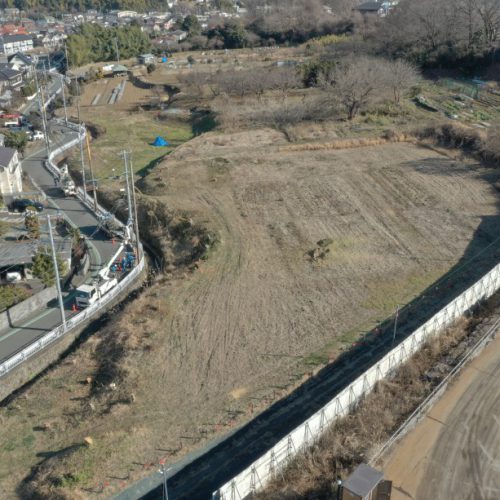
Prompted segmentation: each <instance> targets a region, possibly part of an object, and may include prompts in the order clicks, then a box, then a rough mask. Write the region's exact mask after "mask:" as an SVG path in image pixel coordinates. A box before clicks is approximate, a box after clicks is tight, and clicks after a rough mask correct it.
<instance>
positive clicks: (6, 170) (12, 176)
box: [0, 147, 23, 196]
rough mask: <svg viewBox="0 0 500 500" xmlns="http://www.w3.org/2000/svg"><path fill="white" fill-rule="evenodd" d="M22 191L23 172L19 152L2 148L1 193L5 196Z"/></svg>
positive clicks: (0, 153) (0, 149)
mask: <svg viewBox="0 0 500 500" xmlns="http://www.w3.org/2000/svg"><path fill="white" fill-rule="evenodd" d="M22 190H23V183H22V170H21V162H20V161H19V155H18V152H17V150H15V149H12V148H5V147H0V193H1V194H2V196H3V195H6V194H14V193H20V192H22Z"/></svg>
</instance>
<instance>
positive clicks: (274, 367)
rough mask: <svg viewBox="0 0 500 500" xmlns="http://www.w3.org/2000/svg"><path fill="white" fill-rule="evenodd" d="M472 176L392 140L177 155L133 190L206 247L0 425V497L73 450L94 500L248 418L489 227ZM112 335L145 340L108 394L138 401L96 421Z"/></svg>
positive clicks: (205, 143)
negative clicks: (156, 201) (100, 359)
mask: <svg viewBox="0 0 500 500" xmlns="http://www.w3.org/2000/svg"><path fill="white" fill-rule="evenodd" d="M484 173H485V171H484V169H483V168H481V167H480V166H478V165H477V164H475V163H472V162H467V161H465V160H464V161H461V162H458V161H455V160H453V159H450V158H448V157H446V156H443V155H441V154H439V153H437V152H435V151H433V150H430V149H427V148H422V147H418V146H415V145H412V144H406V143H400V144H387V145H382V146H372V147H364V148H357V149H346V150H321V151H309V150H307V147H304V149H303V150H299V151H297V150H295V151H292V150H291V149H290V146H289V144H288V143H287V142H286V140H285V138H284V137H283V135H282V134H280V133H279V132H276V131H271V130H258V131H251V132H242V133H234V134H225V135H215V134H208V135H204V136H201V137H199V138H197V139H194V140H192V141H190V142H189V143H186V144H185V145H183V146H181V147H180V148H179V149H178V150H177V151H176V152H175V153H173V155H172V156H170V157H169V158H168V159H166V160H165V161H164V162H163V163H162V164H161V165H160V166H159V167H157V169H155V170H154V171H153V172H152V173H151V174H150V175H149V176H148V177H147V178H146V180H145V181H144V182H143V183H142V185H141V189H142V190H143V191H144V192H146V193H149V194H150V195H156V196H159V197H160V198H161V200H163V201H164V202H166V203H167V205H168V206H169V207H171V208H176V209H183V210H188V211H189V212H191V213H192V217H193V219H194V220H196V221H203V222H204V223H206V224H207V225H208V226H209V227H210V228H212V229H213V230H215V231H216V232H217V234H218V236H219V240H220V241H219V243H218V245H217V246H216V247H215V249H213V250H212V251H211V253H210V256H209V259H208V260H207V261H206V262H200V265H199V269H198V271H196V272H194V273H192V274H188V275H186V276H185V277H184V279H180V280H172V281H170V282H167V283H164V284H163V285H162V287H158V286H157V287H156V288H152V289H150V290H149V291H147V292H146V294H145V295H144V297H142V298H141V299H139V300H138V301H136V302H134V303H132V304H131V305H130V306H129V307H128V308H127V309H126V314H125V315H117V316H116V318H113V320H112V321H111V322H110V324H109V325H108V327H106V328H105V329H103V330H102V331H100V332H99V333H98V334H97V335H96V336H94V337H92V338H90V339H89V340H88V341H87V342H86V343H85V344H84V345H82V346H81V347H80V348H79V350H78V351H77V352H76V353H75V354H73V355H71V356H69V358H68V359H67V360H66V361H65V362H64V363H62V364H61V366H59V367H57V368H56V369H54V370H53V371H52V372H51V373H50V375H49V376H47V377H44V378H42V379H41V380H39V381H38V382H36V383H35V384H34V385H33V386H32V387H30V388H29V389H28V390H27V391H26V392H25V393H24V395H23V396H22V397H21V398H18V399H17V400H15V401H14V402H13V403H12V404H10V405H9V406H8V407H6V408H2V409H1V410H0V422H1V425H2V432H3V434H4V435H5V436H6V439H5V441H4V443H5V444H2V445H1V446H2V460H1V461H0V488H1V489H2V490H3V491H4V492H5V495H4V496H5V497H6V498H12V497H14V496H15V493H14V490H15V488H16V485H17V484H18V483H19V482H20V481H21V480H22V479H23V478H25V477H26V476H27V475H28V474H29V468H30V467H31V466H34V465H35V464H38V463H40V462H41V461H43V460H45V459H47V458H48V457H51V456H53V455H54V454H60V455H61V454H63V455H64V453H65V452H66V451H67V449H68V447H71V446H72V445H74V444H75V443H81V442H82V440H83V438H84V437H85V436H91V437H92V439H93V443H94V444H93V446H91V447H90V448H87V447H81V448H78V449H77V450H76V451H74V452H73V453H72V454H71V455H69V456H68V457H67V458H65V459H64V460H65V462H64V463H65V465H64V467H65V471H67V472H71V474H72V475H71V476H69V478H68V479H67V480H65V481H63V482H62V484H59V483H58V484H59V487H67V488H75V487H77V488H79V489H80V492H81V493H82V494H83V495H84V496H102V497H107V496H109V495H110V494H112V493H113V492H116V491H118V490H120V489H122V488H123V487H124V486H125V485H126V484H129V483H130V482H131V481H132V480H134V479H136V478H138V477H141V476H143V475H145V474H147V473H149V471H150V470H151V468H152V467H153V465H152V464H155V463H157V461H158V459H159V458H160V457H167V459H168V461H174V460H177V458H178V457H179V456H180V455H181V454H183V453H184V452H185V451H187V450H189V449H192V448H193V447H197V446H200V445H201V444H202V443H203V441H204V440H206V439H210V438H211V437H213V436H214V434H216V433H221V432H224V431H225V430H227V429H228V428H230V427H231V426H234V425H236V423H240V422H242V421H243V420H245V419H249V418H251V416H252V413H253V412H256V411H260V410H261V409H263V408H265V407H266V406H268V405H269V404H270V402H272V401H273V400H274V399H277V398H279V397H281V396H282V395H283V394H284V393H286V392H288V391H289V390H291V389H292V388H293V387H294V385H296V384H297V383H298V382H299V381H300V379H301V377H302V376H303V375H304V374H305V373H307V372H308V371H310V370H311V367H312V366H314V365H317V364H318V363H321V362H326V361H327V360H328V359H329V358H333V357H335V355H336V353H338V352H339V350H340V349H343V348H345V347H346V346H348V345H350V343H351V342H352V341H353V340H354V339H355V338H357V337H358V336H359V334H360V333H362V332H363V331H365V330H366V329H368V328H369V327H371V326H373V325H374V324H375V323H376V322H377V320H380V319H382V318H384V317H385V316H387V315H388V314H390V313H391V312H392V310H393V308H394V306H395V304H396V303H403V302H405V301H408V300H409V299H410V298H411V297H413V296H414V295H416V294H417V293H419V292H420V291H421V290H423V289H424V288H425V287H426V286H427V285H429V284H430V283H432V282H433V281H435V280H436V279H437V278H438V277H439V276H441V275H442V274H444V273H445V272H446V271H447V270H449V269H450V268H451V267H452V266H453V265H454V264H456V262H457V261H458V260H459V259H460V257H461V256H462V254H463V252H464V250H465V249H466V248H467V246H468V244H469V242H470V240H471V239H472V237H473V234H474V231H475V230H476V229H477V227H478V226H479V224H480V223H481V221H482V219H483V218H484V217H488V216H492V215H494V214H496V207H495V202H496V195H495V192H494V190H493V188H492V187H491V186H490V185H489V184H488V183H487V182H486V181H485V180H483V178H482V176H483V175H484ZM328 238H329V239H331V240H332V241H331V243H330V244H329V250H330V252H329V253H327V254H326V255H325V257H324V258H322V259H321V258H320V259H318V261H312V260H311V258H310V257H309V255H308V252H310V251H311V250H314V249H315V248H316V247H317V242H318V241H319V240H322V239H328ZM112 317H113V316H112ZM110 331H111V332H112V331H115V332H119V333H120V334H123V335H133V334H134V333H136V332H141V335H142V337H140V338H139V340H138V341H137V345H135V346H134V349H133V350H131V352H130V355H129V357H128V358H127V363H129V366H128V368H129V369H130V370H129V372H128V373H126V374H124V375H123V378H122V379H120V378H117V379H116V384H117V388H115V387H111V386H110V388H109V391H114V390H120V391H122V390H123V391H124V392H128V394H131V393H133V395H134V396H133V397H132V396H130V398H128V402H126V399H125V400H124V402H123V403H119V404H115V405H114V406H112V407H111V408H106V409H105V410H104V409H103V411H102V412H101V411H100V410H101V408H100V406H99V400H96V399H92V394H91V389H90V386H89V385H87V384H85V379H86V377H88V376H92V375H93V370H94V369H95V367H96V365H97V362H96V360H95V352H97V351H98V350H99V345H100V343H104V342H107V337H106V336H107V335H108V334H109V332H110ZM131 401H133V402H132V403H131ZM61 408H63V410H62V411H61ZM71 491H72V492H73V493H70V495H69V497H72V496H71V495H72V494H74V491H73V490H71Z"/></svg>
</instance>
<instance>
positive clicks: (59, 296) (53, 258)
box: [47, 215, 66, 330]
mask: <svg viewBox="0 0 500 500" xmlns="http://www.w3.org/2000/svg"><path fill="white" fill-rule="evenodd" d="M47 224H48V226H49V237H50V246H51V248H52V262H53V263H54V274H55V279H56V288H57V296H58V298H59V309H60V310H61V320H62V324H63V325H64V329H65V330H66V315H65V314H64V302H63V298H62V291H61V283H60V281H59V279H60V278H59V268H58V266H57V255H56V247H55V245H54V237H53V236H52V225H51V223H50V215H47Z"/></svg>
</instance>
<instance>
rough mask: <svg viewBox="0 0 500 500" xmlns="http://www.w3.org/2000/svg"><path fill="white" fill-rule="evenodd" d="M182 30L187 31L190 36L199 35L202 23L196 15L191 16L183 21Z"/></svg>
mask: <svg viewBox="0 0 500 500" xmlns="http://www.w3.org/2000/svg"><path fill="white" fill-rule="evenodd" d="M182 29H183V30H184V31H187V32H188V33H189V35H190V36H191V35H193V36H194V35H199V34H200V33H201V24H200V21H198V18H197V17H196V16H195V15H193V14H189V15H188V16H186V17H185V18H184V20H183V21H182Z"/></svg>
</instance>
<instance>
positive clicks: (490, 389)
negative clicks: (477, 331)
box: [384, 337, 500, 500]
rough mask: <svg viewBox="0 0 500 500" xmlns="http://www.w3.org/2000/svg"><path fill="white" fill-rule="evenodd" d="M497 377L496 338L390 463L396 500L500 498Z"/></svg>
mask: <svg viewBox="0 0 500 500" xmlns="http://www.w3.org/2000/svg"><path fill="white" fill-rule="evenodd" d="M499 376H500V338H498V337H497V338H496V340H494V341H493V342H492V343H491V344H489V346H488V347H487V348H486V349H485V350H484V351H483V352H482V353H481V355H480V356H478V357H477V358H476V359H474V360H473V361H472V362H471V363H470V364H469V365H468V366H467V367H466V368H465V369H464V371H463V372H462V373H461V375H460V376H459V378H458V379H457V380H456V381H455V382H454V383H453V385H452V386H451V387H450V388H449V389H448V390H447V391H446V393H445V394H444V396H443V397H442V398H441V399H440V400H439V401H438V402H437V403H436V404H435V405H434V407H433V408H432V409H431V411H430V412H429V413H428V415H427V416H426V418H425V419H424V420H422V421H421V422H420V423H419V424H418V425H417V427H416V428H415V429H413V430H412V431H411V432H410V433H409V434H408V435H407V436H406V437H405V438H404V439H403V440H402V441H401V442H400V443H399V444H398V445H397V446H396V448H395V449H394V450H393V451H392V453H391V454H390V456H389V457H388V459H387V461H386V463H385V466H384V474H385V476H386V478H387V479H390V480H392V481H393V495H392V499H393V500H406V499H409V498H410V499H414V500H427V499H429V498H433V499H436V500H441V499H442V500H446V499H449V498H455V499H457V500H461V499H463V500H470V499H472V498H474V499H482V500H487V499H488V500H493V499H497V498H499V497H500V474H499V470H500V462H499V460H498V450H499V449H500V433H499V432H498V426H499V423H500V420H499V414H500V396H499V386H498V377H499Z"/></svg>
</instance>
